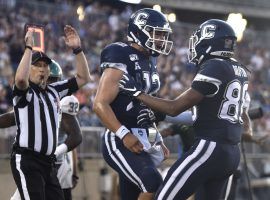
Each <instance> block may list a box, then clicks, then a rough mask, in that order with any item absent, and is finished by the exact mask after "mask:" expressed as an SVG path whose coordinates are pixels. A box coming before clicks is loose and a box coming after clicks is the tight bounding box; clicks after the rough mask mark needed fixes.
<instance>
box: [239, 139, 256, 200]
mask: <svg viewBox="0 0 270 200" xmlns="http://www.w3.org/2000/svg"><path fill="white" fill-rule="evenodd" d="M241 151H242V155H243V161H244V168H245V174H246V178H247V185H248V194H249V200H253V191H252V189H251V185H250V178H249V174H248V166H247V158H246V152H245V147H244V142H243V141H241Z"/></svg>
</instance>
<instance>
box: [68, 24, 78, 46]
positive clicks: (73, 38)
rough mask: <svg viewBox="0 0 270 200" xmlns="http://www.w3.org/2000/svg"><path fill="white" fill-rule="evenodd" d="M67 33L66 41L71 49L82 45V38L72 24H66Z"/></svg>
mask: <svg viewBox="0 0 270 200" xmlns="http://www.w3.org/2000/svg"><path fill="white" fill-rule="evenodd" d="M64 33H65V37H64V39H65V43H66V45H67V46H68V47H70V48H71V49H76V48H79V47H81V40H80V37H79V34H78V33H77V31H76V30H75V29H74V28H73V27H72V26H70V25H66V26H65V28H64Z"/></svg>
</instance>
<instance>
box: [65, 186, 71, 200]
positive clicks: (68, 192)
mask: <svg viewBox="0 0 270 200" xmlns="http://www.w3.org/2000/svg"><path fill="white" fill-rule="evenodd" d="M63 192H64V197H65V200H72V194H71V188H66V189H63Z"/></svg>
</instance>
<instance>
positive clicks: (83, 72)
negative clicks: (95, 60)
mask: <svg viewBox="0 0 270 200" xmlns="http://www.w3.org/2000/svg"><path fill="white" fill-rule="evenodd" d="M64 32H65V42H66V45H67V46H68V47H70V48H71V49H72V50H73V53H74V54H75V55H76V69H77V76H76V80H77V84H78V87H79V88H80V87H82V86H83V85H85V84H86V83H88V82H89V81H90V80H91V78H90V73H89V67H88V63H87V60H86V58H85V55H84V53H83V51H82V48H81V40H80V37H79V35H78V33H77V31H76V30H75V29H74V28H73V27H72V26H70V25H66V26H65V28H64Z"/></svg>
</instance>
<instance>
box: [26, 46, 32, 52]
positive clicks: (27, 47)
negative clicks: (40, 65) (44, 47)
mask: <svg viewBox="0 0 270 200" xmlns="http://www.w3.org/2000/svg"><path fill="white" fill-rule="evenodd" d="M25 49H30V50H31V51H33V48H32V47H30V46H28V45H25Z"/></svg>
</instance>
